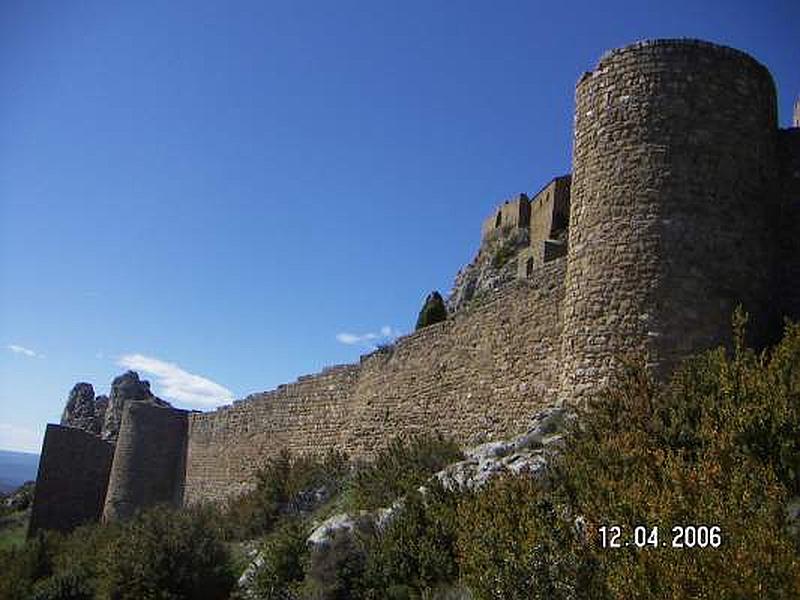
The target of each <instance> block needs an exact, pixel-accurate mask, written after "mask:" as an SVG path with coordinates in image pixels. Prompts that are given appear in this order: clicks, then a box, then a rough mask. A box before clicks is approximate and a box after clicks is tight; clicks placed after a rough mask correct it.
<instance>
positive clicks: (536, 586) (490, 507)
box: [458, 475, 602, 600]
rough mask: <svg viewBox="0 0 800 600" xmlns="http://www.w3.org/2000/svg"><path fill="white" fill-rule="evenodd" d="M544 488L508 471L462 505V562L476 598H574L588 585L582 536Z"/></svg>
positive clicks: (463, 572) (462, 568) (459, 547)
mask: <svg viewBox="0 0 800 600" xmlns="http://www.w3.org/2000/svg"><path fill="white" fill-rule="evenodd" d="M540 487H541V486H540V484H539V483H537V482H536V481H535V480H534V479H532V478H531V477H529V476H525V475H520V476H511V475H507V476H503V477H499V478H497V479H495V480H493V481H492V482H490V484H489V485H488V486H487V488H486V489H484V490H482V491H481V492H480V493H479V494H477V495H476V496H475V497H474V498H471V499H467V500H465V501H463V502H462V503H461V504H460V506H459V510H458V519H459V535H458V557H459V567H460V570H461V577H462V579H463V581H464V582H465V583H466V584H467V585H468V586H469V588H470V590H472V592H473V594H474V595H475V597H476V598H496V599H498V600H500V599H510V600H514V599H520V600H523V599H525V600H527V599H529V598H530V599H539V598H541V599H550V598H552V599H558V598H574V597H576V593H577V590H578V589H579V588H583V589H586V588H587V587H588V585H587V584H588V583H589V582H588V581H587V576H586V574H584V573H582V571H583V570H585V569H582V565H581V558H582V557H581V556H580V555H579V554H576V553H575V547H576V545H577V544H578V542H579V540H578V538H577V537H576V535H575V533H574V531H573V530H572V529H571V528H570V527H569V523H568V520H567V519H566V518H565V515H564V514H563V513H561V512H560V511H558V510H557V509H556V507H555V506H554V505H553V503H552V501H551V499H550V498H549V497H548V495H547V494H546V493H543V492H542V491H541V489H540ZM579 580H580V581H579ZM597 597H602V594H598V596H597Z"/></svg>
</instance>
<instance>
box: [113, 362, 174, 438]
mask: <svg viewBox="0 0 800 600" xmlns="http://www.w3.org/2000/svg"><path fill="white" fill-rule="evenodd" d="M129 402H147V403H150V404H154V405H156V406H162V407H168V408H169V407H171V405H170V403H169V402H165V401H164V400H162V399H161V398H158V397H156V396H154V395H153V393H152V392H151V391H150V382H149V381H145V380H143V379H139V374H138V373H137V372H136V371H127V372H125V373H123V374H122V375H120V376H119V377H116V378H115V379H114V381H112V382H111V394H110V395H109V398H108V406H107V408H106V409H105V418H104V421H103V428H102V431H101V437H102V438H103V439H104V440H106V441H111V442H116V440H117V436H118V435H119V426H120V423H121V421H122V412H123V410H125V406H126V405H127V404H128V403H129Z"/></svg>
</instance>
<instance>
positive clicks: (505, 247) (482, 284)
mask: <svg viewBox="0 0 800 600" xmlns="http://www.w3.org/2000/svg"><path fill="white" fill-rule="evenodd" d="M529 246H530V231H529V230H528V229H527V228H516V227H515V228H512V229H508V230H500V231H498V232H497V233H493V234H492V235H491V236H490V237H487V239H485V240H484V242H483V244H482V245H481V248H480V250H479V251H478V255H477V256H476V257H475V258H474V259H473V261H472V262H471V263H470V264H468V265H467V266H466V267H464V268H463V269H461V270H460V271H459V272H458V274H457V275H456V279H455V282H454V283H453V289H452V291H451V292H450V296H448V298H447V302H446V305H447V311H448V312H449V313H450V314H453V313H456V312H458V311H459V310H461V309H462V308H464V307H465V306H466V305H467V304H469V303H470V302H471V301H472V300H473V299H476V298H478V297H480V296H481V295H483V294H486V293H490V292H493V291H495V290H499V289H500V288H502V287H504V286H505V285H507V284H508V283H510V282H512V281H514V279H516V276H517V255H518V254H519V252H520V251H521V250H522V249H524V248H527V247H529Z"/></svg>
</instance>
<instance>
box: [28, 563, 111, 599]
mask: <svg viewBox="0 0 800 600" xmlns="http://www.w3.org/2000/svg"><path fill="white" fill-rule="evenodd" d="M90 581H91V575H90V574H89V573H87V572H85V571H82V570H68V571H61V572H59V573H57V574H55V575H52V576H51V577H48V578H47V579H44V580H42V581H40V582H39V583H37V584H36V585H35V586H34V588H33V593H32V595H31V599H32V600H93V598H95V589H94V587H93V586H92V584H91V583H90Z"/></svg>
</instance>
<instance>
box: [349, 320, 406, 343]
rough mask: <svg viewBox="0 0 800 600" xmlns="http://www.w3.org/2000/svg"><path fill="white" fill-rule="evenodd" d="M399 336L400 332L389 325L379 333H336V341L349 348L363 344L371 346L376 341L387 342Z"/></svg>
mask: <svg viewBox="0 0 800 600" xmlns="http://www.w3.org/2000/svg"><path fill="white" fill-rule="evenodd" d="M398 335H400V332H399V331H397V330H396V329H392V328H391V327H390V326H389V325H384V326H383V327H381V330H380V333H373V332H370V333H362V334H358V333H345V332H343V333H337V334H336V339H337V340H338V341H339V342H341V343H342V344H347V345H349V346H352V345H355V344H364V345H367V346H369V345H372V343H373V342H377V341H378V340H386V341H389V340H391V339H392V338H395V337H397V336H398Z"/></svg>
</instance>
